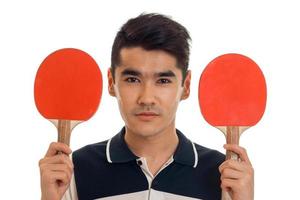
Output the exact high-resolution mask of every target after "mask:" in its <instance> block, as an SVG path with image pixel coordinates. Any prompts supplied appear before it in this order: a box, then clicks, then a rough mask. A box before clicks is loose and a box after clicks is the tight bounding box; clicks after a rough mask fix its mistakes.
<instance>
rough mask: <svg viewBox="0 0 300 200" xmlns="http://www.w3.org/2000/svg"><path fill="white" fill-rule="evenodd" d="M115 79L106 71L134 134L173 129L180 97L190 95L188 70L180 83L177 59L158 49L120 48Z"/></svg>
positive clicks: (114, 94) (121, 110) (127, 124)
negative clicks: (184, 78)
mask: <svg viewBox="0 0 300 200" xmlns="http://www.w3.org/2000/svg"><path fill="white" fill-rule="evenodd" d="M120 58H121V62H120V63H121V64H120V66H118V67H116V70H115V82H114V83H113V79H112V74H111V73H110V72H109V74H108V79H109V92H110V94H111V95H112V96H115V97H116V98H117V100H118V104H119V109H120V112H121V115H122V118H123V120H124V122H125V124H126V128H127V129H128V130H129V131H130V132H131V133H133V134H138V135H139V136H143V137H151V136H154V135H156V134H159V133H161V132H163V131H166V130H173V129H174V128H175V114H176V110H177V106H178V103H179V102H180V100H181V99H186V98H187V97H188V96H189V85H190V72H188V74H187V78H186V80H185V82H184V85H183V86H182V84H181V83H182V73H181V70H180V69H179V68H177V67H176V58H175V57H174V56H172V55H170V54H168V53H166V52H164V51H161V50H152V51H147V50H144V49H143V48H140V47H133V48H123V49H122V50H121V52H120Z"/></svg>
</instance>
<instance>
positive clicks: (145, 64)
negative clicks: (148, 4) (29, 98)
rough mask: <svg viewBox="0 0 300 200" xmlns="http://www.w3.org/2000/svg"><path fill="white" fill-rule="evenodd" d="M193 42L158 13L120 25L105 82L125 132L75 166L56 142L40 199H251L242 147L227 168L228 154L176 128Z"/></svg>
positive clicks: (78, 158) (90, 149)
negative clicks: (223, 194)
mask: <svg viewBox="0 0 300 200" xmlns="http://www.w3.org/2000/svg"><path fill="white" fill-rule="evenodd" d="M189 40H190V37H189V34H188V32H187V30H186V29H185V28H184V27H183V26H181V25H180V24H178V23H177V22H175V21H173V20H171V19H169V18H167V17H165V16H163V15H159V14H143V15H140V16H138V17H136V18H134V19H130V20H129V21H128V22H127V23H126V24H124V25H123V26H122V28H121V30H120V31H119V32H118V33H117V36H116V38H115V41H114V44H113V48H112V57H111V68H110V70H109V71H108V82H109V93H110V95H111V96H113V97H116V98H117V100H118V104H119V109H120V113H121V116H122V118H123V120H124V122H125V127H124V128H123V129H122V130H121V131H120V132H119V133H118V134H117V135H115V136H114V137H112V138H111V139H110V140H108V141H104V142H100V143H97V144H92V145H88V146H86V147H84V148H81V149H79V150H77V151H75V152H74V153H73V154H72V161H71V159H70V158H69V157H68V155H69V154H70V153H71V150H70V149H69V147H68V146H66V145H64V144H61V143H51V145H50V147H49V149H48V151H47V153H46V156H45V157H44V158H43V159H41V160H40V163H39V165H40V171H41V191H42V199H43V200H60V199H62V198H63V199H65V200H70V199H72V200H75V199H81V200H82V199H83V200H91V199H103V200H104V199H105V200H109V199H115V200H121V199H122V200H123V199H132V200H140V199H144V200H146V199H147V200H149V199H152V200H162V199H164V200H176V199H182V200H184V199H186V200H189V199H190V200H192V199H208V200H215V199H216V200H219V199H220V198H221V188H222V189H224V190H228V191H229V192H230V194H231V196H232V199H234V200H252V199H253V182H254V181H253V169H252V167H251V163H250V161H249V159H248V156H247V153H246V151H245V150H244V149H243V148H241V147H239V146H236V145H225V149H228V150H232V151H234V152H236V153H237V154H239V156H240V158H241V162H237V161H233V160H229V161H225V162H224V155H223V154H221V153H219V152H217V151H214V150H211V149H208V148H205V147H202V146H200V145H197V144H195V143H193V142H191V141H190V140H189V139H187V138H186V137H185V136H184V134H183V133H181V132H180V131H179V130H177V129H176V128H175V116H176V111H177V106H178V104H179V102H180V101H181V100H184V99H186V98H188V97H189V94H190V81H191V72H190V71H189V70H188V69H187V68H188V61H189ZM58 151H61V152H64V154H57V152H58ZM73 171H74V173H73Z"/></svg>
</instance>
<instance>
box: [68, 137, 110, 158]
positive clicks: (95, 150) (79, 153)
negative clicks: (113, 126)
mask: <svg viewBox="0 0 300 200" xmlns="http://www.w3.org/2000/svg"><path fill="white" fill-rule="evenodd" d="M107 142H108V140H105V141H102V142H98V143H93V144H89V145H86V146H84V147H81V148H80V149H77V150H76V151H74V152H73V159H74V158H75V159H77V160H88V159H93V158H98V159H106V145H107Z"/></svg>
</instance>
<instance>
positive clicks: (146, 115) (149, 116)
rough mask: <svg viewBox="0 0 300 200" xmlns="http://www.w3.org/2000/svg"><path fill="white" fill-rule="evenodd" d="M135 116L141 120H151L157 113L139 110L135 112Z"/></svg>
mask: <svg viewBox="0 0 300 200" xmlns="http://www.w3.org/2000/svg"><path fill="white" fill-rule="evenodd" d="M135 116H137V117H138V118H139V119H140V120H142V121H151V120H153V119H154V118H156V117H158V116H159V115H158V114H157V113H155V112H141V113H137V114H136V115H135Z"/></svg>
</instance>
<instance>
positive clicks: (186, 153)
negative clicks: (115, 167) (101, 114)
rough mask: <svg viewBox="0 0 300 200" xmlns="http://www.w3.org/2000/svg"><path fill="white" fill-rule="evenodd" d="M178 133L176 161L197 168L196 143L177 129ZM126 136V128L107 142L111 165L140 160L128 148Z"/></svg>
mask: <svg viewBox="0 0 300 200" xmlns="http://www.w3.org/2000/svg"><path fill="white" fill-rule="evenodd" d="M176 133H177V136H178V139H179V143H178V146H177V148H176V151H175V153H174V155H173V158H174V161H175V162H178V163H180V164H184V165H188V166H193V167H194V168H195V167H196V166H197V163H198V154H197V151H196V148H195V145H194V143H192V142H191V141H190V140H189V139H187V138H186V137H185V136H184V135H183V133H181V132H180V131H179V130H177V129H176ZM124 135H125V127H124V128H122V130H121V131H120V132H119V133H118V134H117V135H115V136H114V137H112V138H111V139H110V140H109V141H108V142H107V145H106V157H107V161H108V162H109V163H125V162H129V161H133V160H136V159H138V158H139V157H138V156H136V155H134V153H133V152H132V151H131V150H130V149H129V148H128V146H127V144H126V142H125V139H124Z"/></svg>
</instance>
